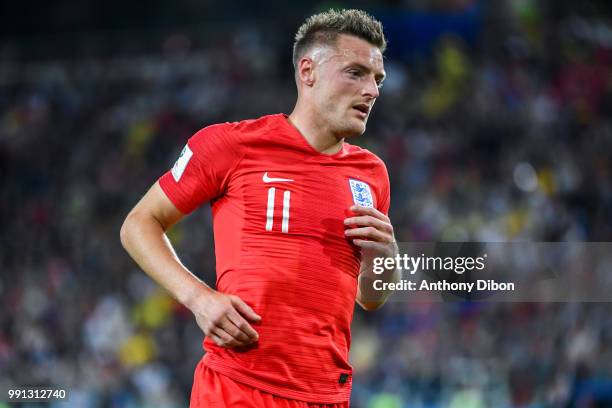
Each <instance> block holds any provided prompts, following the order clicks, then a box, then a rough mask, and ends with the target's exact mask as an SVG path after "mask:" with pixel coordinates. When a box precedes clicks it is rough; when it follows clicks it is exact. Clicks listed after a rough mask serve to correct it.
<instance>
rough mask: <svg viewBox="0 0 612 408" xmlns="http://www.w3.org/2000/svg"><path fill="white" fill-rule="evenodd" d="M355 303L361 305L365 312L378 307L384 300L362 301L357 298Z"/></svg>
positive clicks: (372, 310) (373, 310)
mask: <svg viewBox="0 0 612 408" xmlns="http://www.w3.org/2000/svg"><path fill="white" fill-rule="evenodd" d="M357 304H358V305H359V306H361V308H362V309H363V310H365V311H366V312H375V311H377V310H378V309H380V308H381V307H382V306H383V305H384V304H385V302H364V301H361V300H359V299H357Z"/></svg>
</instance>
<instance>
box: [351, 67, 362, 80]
mask: <svg viewBox="0 0 612 408" xmlns="http://www.w3.org/2000/svg"><path fill="white" fill-rule="evenodd" d="M348 73H349V74H351V76H353V77H357V78H359V77H360V76H361V71H359V70H357V69H351V70H349V71H348Z"/></svg>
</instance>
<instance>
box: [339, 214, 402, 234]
mask: <svg viewBox="0 0 612 408" xmlns="http://www.w3.org/2000/svg"><path fill="white" fill-rule="evenodd" d="M344 225H360V226H364V227H374V228H377V229H380V230H383V231H386V232H389V233H392V232H393V226H392V225H391V224H390V223H388V222H385V221H383V220H381V219H378V218H374V217H372V216H371V215H362V216H359V217H350V218H346V219H345V220H344Z"/></svg>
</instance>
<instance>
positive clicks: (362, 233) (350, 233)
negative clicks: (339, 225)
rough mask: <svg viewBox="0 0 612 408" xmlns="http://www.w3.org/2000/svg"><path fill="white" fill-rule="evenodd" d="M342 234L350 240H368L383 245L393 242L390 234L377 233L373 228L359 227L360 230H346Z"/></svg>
mask: <svg viewBox="0 0 612 408" xmlns="http://www.w3.org/2000/svg"><path fill="white" fill-rule="evenodd" d="M344 234H345V235H346V236H347V237H351V238H355V237H360V238H368V239H370V240H374V241H378V242H384V243H391V242H392V241H393V237H392V236H391V234H385V233H384V232H382V231H379V230H377V229H376V228H374V227H361V228H353V229H347V230H345V231H344Z"/></svg>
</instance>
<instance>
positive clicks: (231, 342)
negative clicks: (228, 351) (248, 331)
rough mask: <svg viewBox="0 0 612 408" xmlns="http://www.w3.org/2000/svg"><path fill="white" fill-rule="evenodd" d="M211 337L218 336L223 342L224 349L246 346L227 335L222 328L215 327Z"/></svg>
mask: <svg viewBox="0 0 612 408" xmlns="http://www.w3.org/2000/svg"><path fill="white" fill-rule="evenodd" d="M211 335H213V336H216V337H217V338H218V339H219V340H220V341H221V346H222V347H235V346H244V345H246V344H243V343H242V342H240V341H238V340H236V339H235V338H234V337H232V336H231V335H230V334H229V333H227V332H226V331H225V330H224V329H221V328H220V327H215V328H214V329H212V331H211ZM247 344H248V343H247Z"/></svg>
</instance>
